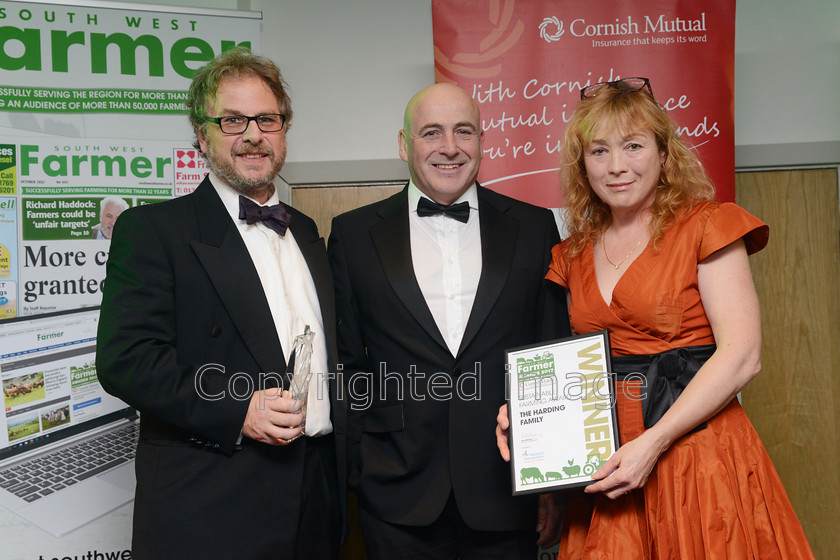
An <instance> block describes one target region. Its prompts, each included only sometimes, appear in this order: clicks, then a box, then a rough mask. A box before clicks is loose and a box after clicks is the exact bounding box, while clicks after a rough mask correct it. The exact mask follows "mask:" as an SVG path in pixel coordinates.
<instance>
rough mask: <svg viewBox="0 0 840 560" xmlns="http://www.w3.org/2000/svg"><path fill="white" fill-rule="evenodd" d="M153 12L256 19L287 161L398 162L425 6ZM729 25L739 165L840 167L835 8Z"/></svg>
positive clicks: (749, 16) (839, 8) (426, 51)
mask: <svg viewBox="0 0 840 560" xmlns="http://www.w3.org/2000/svg"><path fill="white" fill-rule="evenodd" d="M697 1H702V0H697ZM150 3H160V4H178V5H185V6H192V7H212V8H228V9H244V10H254V11H262V12H263V18H264V19H263V28H262V29H263V31H262V51H263V53H264V54H266V55H268V56H270V57H271V58H273V59H274V60H275V61H276V62H277V63H278V65H279V66H280V67H281V70H282V71H283V73H284V74H285V76H286V78H287V79H288V81H289V84H290V85H291V89H292V96H293V97H292V102H293V106H294V108H295V123H294V127H293V129H292V131H291V133H290V134H291V135H290V139H289V155H288V161H289V162H308V161H342V160H378V159H393V158H396V157H397V151H396V134H397V130H398V129H399V128H400V125H401V119H402V112H403V109H404V107H405V103H406V102H407V101H408V99H409V97H411V95H412V94H413V93H414V92H415V91H417V90H418V89H420V88H421V87H423V86H425V85H427V84H430V83H432V81H433V80H434V67H433V58H432V57H433V55H432V18H431V2H430V0H238V1H237V0H214V1H212V2H208V0H170V1H168V2H167V1H164V0H154V1H153V2H150ZM735 21H736V31H735V145H736V164H737V165H739V166H745V165H748V166H762V165H768V166H769V165H779V164H783V165H787V164H792V163H826V162H834V163H837V162H840V2H838V1H837V0H797V1H795V2H792V1H790V0H738V3H737V10H736V20H735ZM738 160H742V161H738Z"/></svg>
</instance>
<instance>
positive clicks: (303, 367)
mask: <svg viewBox="0 0 840 560" xmlns="http://www.w3.org/2000/svg"><path fill="white" fill-rule="evenodd" d="M314 338H315V333H314V332H312V331H311V330H309V325H306V327H304V329H303V334H299V335H297V336H296V337H295V344H294V349H293V350H292V355H293V356H294V360H295V368H294V373H293V375H292V382H291V386H290V387H289V391H290V392H291V393H292V398H293V399H295V401H298V402H300V405H301V406H300V410H301V412H303V414H304V416H303V418H304V424H306V398H307V396H308V395H309V379H310V378H311V377H312V373H311V372H310V371H309V366H310V364H311V363H312V340H313V339H314Z"/></svg>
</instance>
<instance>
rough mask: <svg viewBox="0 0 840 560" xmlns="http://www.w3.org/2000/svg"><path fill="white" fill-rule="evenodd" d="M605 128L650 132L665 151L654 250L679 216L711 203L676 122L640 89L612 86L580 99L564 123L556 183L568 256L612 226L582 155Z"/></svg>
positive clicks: (711, 192)
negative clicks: (704, 202)
mask: <svg viewBox="0 0 840 560" xmlns="http://www.w3.org/2000/svg"><path fill="white" fill-rule="evenodd" d="M604 128H606V129H607V130H620V131H622V132H623V133H629V132H632V131H638V130H650V131H651V132H652V133H653V136H654V137H655V138H656V145H657V146H658V147H659V149H660V150H661V151H663V152H664V153H665V164H664V165H663V167H662V170H661V172H660V174H659V185H658V186H657V188H656V195H655V197H654V201H653V204H652V205H651V207H650V214H651V221H650V236H651V240H652V241H653V245H654V247H656V245H657V243H658V242H659V241H660V240H661V239H662V236H663V235H664V233H665V230H666V229H667V228H668V226H669V225H671V224H672V223H673V222H674V220H675V219H676V217H677V215H678V214H679V213H680V212H682V211H684V210H686V209H688V208H690V207H691V206H693V205H694V204H695V203H696V202H698V201H701V200H714V199H715V188H714V185H712V182H711V180H710V179H709V177H708V175H707V174H706V170H705V169H704V168H703V165H702V164H701V163H700V160H699V159H698V158H697V156H696V155H695V154H694V152H693V151H691V149H690V148H689V147H688V146H687V145H686V144H685V142H683V141H682V139H680V137H679V136H678V134H677V131H676V126H675V125H674V121H672V120H671V118H670V117H669V116H668V114H667V113H666V112H665V110H664V109H663V108H662V107H661V106H660V105H659V103H657V102H656V100H655V99H654V98H653V96H652V95H650V94H649V93H648V92H646V91H644V90H640V91H626V90H620V89H617V88H613V87H605V88H602V89H601V90H599V91H598V92H597V93H596V94H595V95H594V96H593V97H591V98H586V99H582V100H581V101H580V102H579V103H578V105H577V107H576V108H575V112H574V114H573V115H572V119H571V120H570V121H569V123H568V125H566V132H565V136H564V140H563V149H562V151H561V158H560V184H561V186H562V189H563V204H564V206H565V207H566V226H567V228H568V232H569V235H568V240H567V242H566V247H567V251H568V256H569V257H574V256H576V255H578V254H580V252H581V251H582V250H583V247H584V246H585V245H586V243H587V242H588V241H590V240H592V241H595V240H597V239H598V238H599V237H600V236H601V235H602V234H603V232H604V231H606V229H607V228H608V227H609V226H610V224H611V223H612V214H611V212H610V208H609V206H607V205H606V204H605V203H604V202H603V201H602V200H601V199H600V198H598V196H597V195H596V194H595V192H594V191H593V190H592V187H591V186H590V184H589V180H588V179H587V177H586V168H585V166H584V159H583V152H584V148H585V147H586V145H587V144H588V143H589V142H591V141H592V139H593V138H594V137H595V135H596V134H598V133H601V131H602V130H603V129H604Z"/></svg>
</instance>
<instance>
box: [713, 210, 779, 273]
mask: <svg viewBox="0 0 840 560" xmlns="http://www.w3.org/2000/svg"><path fill="white" fill-rule="evenodd" d="M710 210H711V212H710V214H709V218H708V220H707V221H706V223H705V227H704V229H703V237H702V240H701V242H700V247H699V251H698V254H697V260H698V261H703V260H704V259H705V258H706V257H708V256H709V255H711V254H712V253H714V252H715V251H718V250H719V249H722V248H724V247H726V246H727V245H729V244H730V243H732V242H733V241H735V240H736V239H740V238H743V239H744V243H745V244H746V246H747V254H748V255H752V254H753V253H756V252H758V251H760V250H761V249H764V247H765V246H766V245H767V241H768V239H769V237H770V228H769V227H767V224H765V223H764V222H762V221H761V220H759V219H758V218H756V217H755V216H753V215H752V214H750V213H749V212H747V211H746V210H744V209H743V208H741V207H740V206H736V205H735V204H733V203H731V202H724V203H722V204H720V205H715V206H711V207H710Z"/></svg>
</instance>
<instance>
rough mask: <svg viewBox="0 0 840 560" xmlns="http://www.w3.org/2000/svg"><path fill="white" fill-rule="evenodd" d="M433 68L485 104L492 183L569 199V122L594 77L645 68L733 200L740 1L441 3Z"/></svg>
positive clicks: (544, 200)
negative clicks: (564, 163)
mask: <svg viewBox="0 0 840 560" xmlns="http://www.w3.org/2000/svg"><path fill="white" fill-rule="evenodd" d="M432 20H433V25H434V44H435V74H436V81H438V82H452V83H456V84H458V85H459V86H461V87H463V88H464V89H465V90H467V92H469V93H471V94H472V96H473V97H474V98H475V99H476V100H477V101H478V102H479V104H480V106H481V117H482V121H483V127H484V130H485V139H484V159H483V161H482V164H481V172H480V174H479V180H480V181H481V182H482V184H483V185H485V186H489V187H491V188H493V189H494V190H496V191H499V192H501V193H504V194H507V195H509V196H512V197H514V198H518V199H520V200H525V201H527V202H531V203H533V204H538V205H540V206H545V207H548V208H556V207H559V206H560V205H561V198H562V197H561V194H560V188H559V180H558V174H557V166H558V159H559V150H560V149H561V147H562V145H561V143H562V137H563V129H564V127H565V125H566V123H567V122H568V120H569V118H570V117H571V114H572V112H573V111H574V107H575V104H576V103H577V101H578V100H579V99H580V89H581V88H582V87H586V86H587V85H590V84H593V83H597V82H603V81H613V80H617V79H621V78H628V77H633V76H640V77H645V78H649V79H650V82H651V85H652V88H653V93H654V97H656V99H657V101H659V103H660V104H661V105H662V106H663V107H665V109H666V110H668V111H669V114H670V115H671V117H672V118H673V119H674V121H675V122H676V123H677V126H678V128H679V131H680V134H681V135H682V137H683V139H684V140H685V141H686V142H687V143H688V144H689V145H690V146H693V147H694V148H695V149H696V151H697V153H698V154H699V156H700V159H701V161H702V162H703V164H704V165H705V166H706V169H707V171H708V172H709V175H710V177H711V178H712V181H713V182H714V183H715V186H716V187H717V193H718V199H720V200H725V201H732V200H734V198H735V153H734V152H735V150H734V132H733V88H734V80H735V78H734V44H735V0H702V1H699V0H682V1H679V0H671V1H668V2H664V1H659V2H651V1H650V0H624V1H621V0H600V1H598V2H593V1H592V0H562V1H560V0H553V1H552V0H432Z"/></svg>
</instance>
